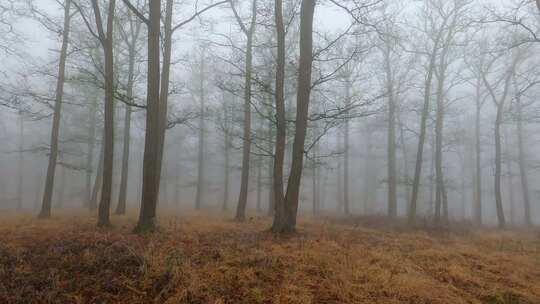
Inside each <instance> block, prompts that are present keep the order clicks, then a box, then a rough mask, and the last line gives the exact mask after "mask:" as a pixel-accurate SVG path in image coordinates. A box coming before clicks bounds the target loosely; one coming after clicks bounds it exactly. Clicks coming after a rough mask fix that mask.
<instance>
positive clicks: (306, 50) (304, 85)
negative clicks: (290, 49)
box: [272, 0, 316, 233]
mask: <svg viewBox="0 0 540 304" xmlns="http://www.w3.org/2000/svg"><path fill="white" fill-rule="evenodd" d="M315 5H316V0H302V4H301V9H300V16H301V17H300V62H299V66H298V89H297V95H296V122H295V130H296V133H295V135H294V142H293V151H292V164H291V172H290V175H289V180H288V182H287V192H286V194H285V206H284V208H283V209H284V210H285V213H280V212H276V214H275V216H274V224H273V227H272V230H273V231H274V232H279V233H287V232H291V231H294V230H295V227H296V216H297V212H298V199H299V196H300V181H301V179H302V168H303V161H304V152H305V147H304V144H305V139H306V133H307V122H308V114H309V112H308V111H309V101H310V95H311V85H312V84H311V71H312V64H313V17H314V14H315ZM276 203H277V200H276ZM276 210H278V209H276Z"/></svg>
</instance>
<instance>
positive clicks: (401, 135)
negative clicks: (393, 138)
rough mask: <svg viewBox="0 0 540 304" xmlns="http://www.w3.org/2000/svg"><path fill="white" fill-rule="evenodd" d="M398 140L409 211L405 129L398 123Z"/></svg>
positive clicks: (409, 188) (409, 199) (409, 195)
mask: <svg viewBox="0 0 540 304" xmlns="http://www.w3.org/2000/svg"><path fill="white" fill-rule="evenodd" d="M399 126H400V128H399V140H400V144H401V152H402V154H403V179H404V182H403V186H404V188H405V201H406V202H407V209H406V210H409V206H408V205H409V203H410V201H411V187H410V185H409V161H408V160H409V158H408V153H407V142H406V141H405V130H404V129H405V128H404V125H403V123H402V122H401V120H400V122H399Z"/></svg>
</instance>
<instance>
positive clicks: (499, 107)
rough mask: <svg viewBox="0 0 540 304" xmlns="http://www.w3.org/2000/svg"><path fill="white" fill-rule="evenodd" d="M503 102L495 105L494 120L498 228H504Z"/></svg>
mask: <svg viewBox="0 0 540 304" xmlns="http://www.w3.org/2000/svg"><path fill="white" fill-rule="evenodd" d="M503 106H504V100H502V101H500V103H499V104H498V105H497V118H496V119H495V206H496V207H497V219H498V221H499V227H500V228H504V227H505V226H506V220H505V218H504V210H503V202H502V194H501V171H502V168H501V167H502V151H501V124H502V112H503Z"/></svg>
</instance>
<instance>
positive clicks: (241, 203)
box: [236, 0, 257, 221]
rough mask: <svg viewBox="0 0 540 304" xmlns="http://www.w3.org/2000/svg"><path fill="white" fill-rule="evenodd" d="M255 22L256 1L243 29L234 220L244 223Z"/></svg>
mask: <svg viewBox="0 0 540 304" xmlns="http://www.w3.org/2000/svg"><path fill="white" fill-rule="evenodd" d="M256 21H257V0H253V4H252V10H251V24H250V26H249V30H246V29H244V31H245V34H246V36H247V44H246V70H245V81H244V131H243V132H244V134H243V145H242V177H241V180H240V194H239V197H238V206H237V209H236V220H237V221H244V220H245V218H246V206H247V196H248V187H249V159H250V154H251V74H252V66H253V37H254V33H255V25H256Z"/></svg>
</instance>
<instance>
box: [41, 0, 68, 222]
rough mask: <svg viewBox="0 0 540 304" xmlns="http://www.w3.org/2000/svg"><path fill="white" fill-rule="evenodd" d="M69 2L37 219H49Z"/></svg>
mask: <svg viewBox="0 0 540 304" xmlns="http://www.w3.org/2000/svg"><path fill="white" fill-rule="evenodd" d="M70 7H71V0H66V2H65V3H64V31H63V33H62V47H61V49H60V61H59V63H58V78H57V80H56V97H55V101H54V113H53V125H52V130H51V150H50V154H49V164H48V166H47V177H46V179H45V191H44V192H43V201H42V206H41V212H40V213H39V218H50V217H51V204H52V194H53V187H54V176H55V171H56V159H57V157H58V134H59V130H60V117H61V111H62V99H63V97H64V78H65V71H66V60H67V48H68V44H69V31H70V23H71V13H70Z"/></svg>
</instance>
